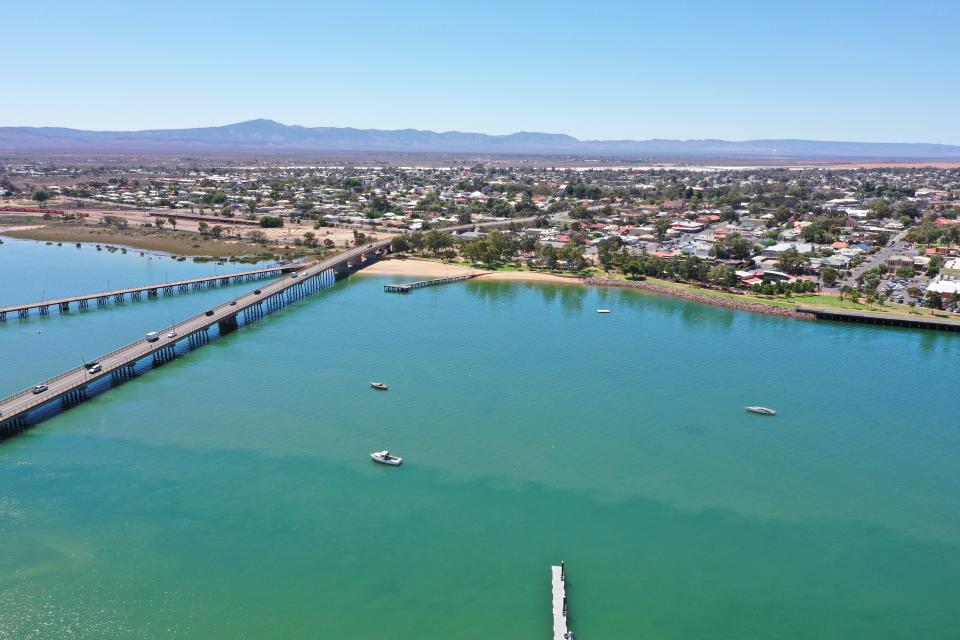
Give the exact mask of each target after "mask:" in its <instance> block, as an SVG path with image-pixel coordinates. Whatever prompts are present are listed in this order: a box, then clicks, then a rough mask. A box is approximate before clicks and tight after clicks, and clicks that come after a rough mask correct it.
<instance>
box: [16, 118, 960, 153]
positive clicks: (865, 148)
mask: <svg viewBox="0 0 960 640" xmlns="http://www.w3.org/2000/svg"><path fill="white" fill-rule="evenodd" d="M338 152H339V153H349V152H384V153H416V154H489V155H536V156H577V157H603V158H624V159H628V158H636V159H639V158H647V159H653V158H685V157H689V158H699V159H703V158H711V157H713V158H744V159H747V158H754V159H789V158H796V159H861V160H863V159H878V160H880V159H882V160H920V159H923V160H960V146H957V145H945V144H925V143H885V142H827V141H816V140H745V141H741V142H730V141H726V140H657V139H654V140H578V139H577V138H574V137H572V136H568V135H563V134H556V133H534V132H519V133H511V134H509V135H499V136H498V135H487V134H483V133H462V132H459V131H447V132H444V133H437V132H434V131H421V130H418V129H398V130H381V129H353V128H337V127H312V128H311V127H301V126H297V125H285V124H280V123H279V122H274V121H273V120H249V121H247V122H239V123H237V124H229V125H225V126H222V127H202V128H196V129H154V130H148V131H83V130H80V129H64V128H57V127H0V154H3V153H7V154H13V153H16V154H30V153H39V154H43V153H103V154H133V153H156V154H216V153H246V154H261V155H282V154H285V155H297V154H299V155H303V154H311V153H313V154H330V153H338Z"/></svg>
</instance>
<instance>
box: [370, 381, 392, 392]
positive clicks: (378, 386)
mask: <svg viewBox="0 0 960 640" xmlns="http://www.w3.org/2000/svg"><path fill="white" fill-rule="evenodd" d="M370 386H371V387H373V388H374V389H379V390H380V391H386V390H387V389H389V388H390V387H388V386H387V385H386V384H384V383H382V382H371V383H370Z"/></svg>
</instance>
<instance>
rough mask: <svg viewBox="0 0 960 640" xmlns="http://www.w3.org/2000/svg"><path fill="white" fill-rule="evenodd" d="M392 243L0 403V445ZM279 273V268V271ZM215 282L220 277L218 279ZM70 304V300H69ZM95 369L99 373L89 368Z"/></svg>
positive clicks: (322, 266) (316, 287) (310, 268)
mask: <svg viewBox="0 0 960 640" xmlns="http://www.w3.org/2000/svg"><path fill="white" fill-rule="evenodd" d="M532 220H535V218H522V219H508V220H497V221H491V222H486V223H480V224H467V225H458V226H455V227H446V228H444V229H442V231H444V232H448V233H449V232H456V231H461V230H468V229H479V228H484V227H500V226H505V225H509V224H512V223H524V222H530V221H532ZM390 243H391V240H380V241H377V242H373V243H370V244H368V245H366V246H363V247H358V248H356V249H351V250H349V251H346V252H344V253H341V254H338V255H336V256H333V257H330V258H327V259H325V260H321V261H318V262H314V263H311V264H309V265H303V266H301V267H300V268H298V269H297V270H295V271H293V272H291V273H290V275H289V277H284V278H280V279H279V280H276V281H274V282H271V283H268V284H266V285H264V286H262V287H261V288H259V289H256V290H254V291H251V292H250V293H247V294H245V295H242V296H238V297H237V298H234V299H233V300H230V301H229V302H225V303H223V304H221V305H218V306H216V307H214V308H213V309H209V310H207V311H205V312H204V313H202V314H199V315H196V316H194V317H192V318H188V319H187V320H184V321H182V322H178V323H177V324H175V325H172V326H169V327H166V328H164V329H160V330H157V332H156V333H157V334H158V336H156V337H154V338H153V339H152V340H148V339H147V338H144V339H141V340H137V341H136V342H133V343H130V344H128V345H126V346H124V347H120V348H119V349H117V350H115V351H112V352H110V353H108V354H106V355H103V356H101V357H100V358H98V359H97V360H95V361H93V362H91V363H87V364H85V365H84V366H81V367H77V368H74V369H70V370H69V371H65V372H63V373H61V374H59V375H57V376H54V377H53V378H50V379H49V380H45V381H42V382H39V383H38V386H36V387H34V388H32V389H25V390H23V391H20V392H18V393H15V394H13V395H11V396H9V397H7V398H4V399H2V400H0V439H2V438H5V437H9V436H11V435H14V434H16V433H18V432H20V431H23V430H24V429H26V428H28V427H30V426H32V425H33V424H36V423H37V422H39V421H41V420H43V419H44V418H45V417H46V416H48V415H50V414H51V413H52V412H54V411H55V410H56V408H57V404H58V403H59V406H61V407H62V408H64V409H66V408H69V407H72V406H74V405H76V404H79V403H80V402H83V401H84V400H86V399H87V398H88V396H90V395H94V394H96V393H98V392H101V391H104V390H106V389H109V388H110V387H112V386H115V385H118V384H122V383H124V382H126V381H127V380H130V379H132V378H133V377H135V376H136V375H138V374H139V373H141V372H142V371H143V370H145V369H148V368H150V367H155V366H158V365H160V364H162V363H164V362H167V361H169V360H171V359H173V358H175V357H177V356H178V355H182V354H183V353H186V352H188V351H190V350H192V349H195V348H197V347H200V346H202V345H204V344H206V343H208V342H209V341H210V339H211V329H214V328H215V329H216V335H223V334H225V333H227V332H229V331H232V330H234V329H236V328H237V327H238V326H240V324H241V321H242V324H249V323H251V322H254V321H256V320H258V319H259V318H262V317H263V316H264V315H266V314H267V313H270V312H271V311H275V310H277V309H280V308H282V307H284V306H286V305H287V304H290V303H292V302H295V301H297V300H300V299H301V298H303V297H305V296H307V295H310V294H312V293H314V292H316V291H320V290H322V289H325V288H327V287H330V286H333V284H334V283H335V282H336V280H338V279H340V278H342V277H345V276H347V275H349V274H350V273H353V272H355V271H357V270H359V269H362V268H363V267H365V266H367V265H369V264H371V263H373V262H374V261H376V260H378V259H379V258H380V257H382V256H383V255H385V254H386V253H388V252H389V250H390ZM280 268H282V267H280ZM218 278H219V276H218ZM68 300H69V299H68ZM94 363H96V364H97V365H99V366H98V367H96V368H95V367H93V364H94Z"/></svg>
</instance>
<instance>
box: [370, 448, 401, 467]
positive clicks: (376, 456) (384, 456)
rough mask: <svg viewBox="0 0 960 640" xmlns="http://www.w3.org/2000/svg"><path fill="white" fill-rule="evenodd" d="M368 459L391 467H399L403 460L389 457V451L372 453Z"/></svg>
mask: <svg viewBox="0 0 960 640" xmlns="http://www.w3.org/2000/svg"><path fill="white" fill-rule="evenodd" d="M370 458H371V459H373V461H374V462H379V463H380V464H389V465H391V466H393V467H399V466H400V464H401V463H402V462H403V458H401V457H399V456H392V455H390V452H389V451H374V452H373V453H371V454H370Z"/></svg>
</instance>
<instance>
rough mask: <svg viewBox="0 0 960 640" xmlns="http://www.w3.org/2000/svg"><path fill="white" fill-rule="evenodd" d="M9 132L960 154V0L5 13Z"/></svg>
mask: <svg viewBox="0 0 960 640" xmlns="http://www.w3.org/2000/svg"><path fill="white" fill-rule="evenodd" d="M3 23H4V27H3V30H2V37H0V59H2V60H3V61H4V62H5V63H6V64H5V65H4V67H5V73H4V74H3V80H2V82H3V84H2V85H0V86H2V89H0V94H2V98H0V125H38V126H39V125H51V126H67V127H77V128H88V129H140V128H175V127H176V128H179V127H192V126H208V125H219V124H227V123H231V122H237V121H241V120H248V119H252V118H271V119H274V120H278V121H280V122H284V123H287V124H302V125H306V126H353V127H362V128H367V127H371V128H384V129H394V128H406V127H413V128H418V129H433V130H437V131H445V130H460V131H481V132H486V133H509V132H513V131H521V130H526V131H550V132H559V133H569V134H571V135H575V136H577V137H580V138H593V139H595V138H654V137H659V138H707V137H712V138H724V139H734V140H742V139H748V138H774V137H776V138H780V137H789V138H813V139H821V140H825V139H830V140H869V141H915V142H943V143H952V144H960V117H958V115H960V81H958V78H960V2H958V1H957V0H953V1H945V0H944V1H925V0H915V1H912V2H907V1H903V2H898V1H890V2H886V1H883V0H873V1H871V2H859V1H846V0H832V1H830V2H821V1H820V0H807V1H804V2H774V1H770V0H766V1H762V2H761V1H754V2H736V1H730V2H719V1H717V2H699V1H684V0H668V1H657V2H643V1H639V0H638V1H635V2H604V1H602V0H594V1H583V2H562V1H560V2H524V1H523V0H514V1H512V2H499V1H497V0H493V1H487V2H471V3H466V2H462V3H461V2H452V1H446V2H429V3H428V2H416V1H412V2H399V1H397V2H373V1H370V2H349V3H348V2H322V1H317V2H306V1H304V2H294V1H288V0H273V1H269V2H268V1H262V2H247V1H244V0H236V1H234V2H232V3H228V2H204V1H194V2H180V1H165V2H141V1H139V0H127V1H124V2H115V1H113V0H97V1H96V2H77V1H76V0H70V1H64V0H61V1H44V0H33V1H27V0H12V1H11V2H5V3H4V9H3Z"/></svg>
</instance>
